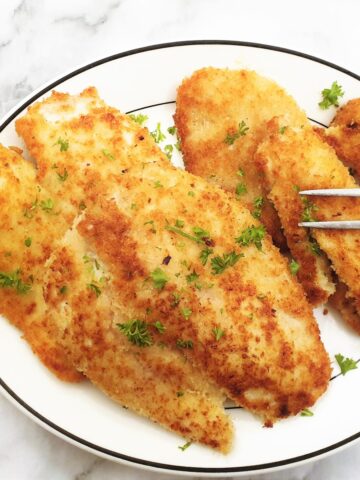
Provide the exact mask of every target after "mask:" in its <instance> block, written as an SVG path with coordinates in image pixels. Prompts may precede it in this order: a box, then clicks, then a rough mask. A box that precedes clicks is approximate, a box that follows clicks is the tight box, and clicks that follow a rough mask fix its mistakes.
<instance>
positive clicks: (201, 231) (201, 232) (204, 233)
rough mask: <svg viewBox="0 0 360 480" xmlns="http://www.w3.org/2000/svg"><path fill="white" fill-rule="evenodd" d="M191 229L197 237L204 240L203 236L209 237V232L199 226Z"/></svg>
mask: <svg viewBox="0 0 360 480" xmlns="http://www.w3.org/2000/svg"><path fill="white" fill-rule="evenodd" d="M192 231H193V232H194V233H195V235H196V236H197V237H198V238H201V240H204V239H205V238H210V233H209V232H208V231H207V230H204V229H203V228H201V227H193V229H192Z"/></svg>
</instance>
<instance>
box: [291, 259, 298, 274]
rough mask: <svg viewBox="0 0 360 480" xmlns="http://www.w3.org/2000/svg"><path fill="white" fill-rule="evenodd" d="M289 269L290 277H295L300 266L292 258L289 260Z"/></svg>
mask: <svg viewBox="0 0 360 480" xmlns="http://www.w3.org/2000/svg"><path fill="white" fill-rule="evenodd" d="M289 267H290V273H291V275H296V274H297V272H298V271H299V269H300V265H299V264H298V263H297V262H296V261H295V260H294V259H293V258H292V259H291V262H290V265H289Z"/></svg>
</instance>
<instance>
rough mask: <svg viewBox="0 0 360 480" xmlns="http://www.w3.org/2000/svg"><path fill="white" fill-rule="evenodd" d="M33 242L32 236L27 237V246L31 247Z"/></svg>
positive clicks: (25, 242)
mask: <svg viewBox="0 0 360 480" xmlns="http://www.w3.org/2000/svg"><path fill="white" fill-rule="evenodd" d="M31 244H32V239H31V237H27V238H25V240H24V245H25V247H31Z"/></svg>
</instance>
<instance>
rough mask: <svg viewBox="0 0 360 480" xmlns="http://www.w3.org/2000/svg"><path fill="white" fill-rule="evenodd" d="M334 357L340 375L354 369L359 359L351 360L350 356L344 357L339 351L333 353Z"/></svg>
mask: <svg viewBox="0 0 360 480" xmlns="http://www.w3.org/2000/svg"><path fill="white" fill-rule="evenodd" d="M335 359H336V361H337V363H338V365H339V367H340V370H341V373H342V375H345V374H346V373H347V372H349V371H350V370H355V369H356V368H358V367H357V364H358V361H359V360H353V359H352V358H345V357H344V356H343V355H341V353H338V354H336V355H335Z"/></svg>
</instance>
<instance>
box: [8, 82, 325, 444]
mask: <svg viewBox="0 0 360 480" xmlns="http://www.w3.org/2000/svg"><path fill="white" fill-rule="evenodd" d="M57 95H58V94H54V95H53V96H52V97H50V99H48V100H45V101H43V102H41V103H38V104H36V105H35V106H33V107H31V109H30V110H29V112H28V113H27V114H26V115H25V117H23V118H22V119H20V120H18V121H17V130H18V132H19V133H20V134H21V136H22V137H23V139H24V141H25V143H26V145H27V147H28V148H29V150H30V152H31V153H32V154H33V155H34V157H35V159H36V161H37V163H38V165H39V166H41V168H42V169H43V170H44V171H45V172H46V173H45V175H44V181H46V185H47V186H48V188H50V187H51V181H50V180H49V181H48V179H50V178H52V177H50V176H51V174H52V172H51V165H52V164H53V162H54V161H55V162H56V165H57V167H58V168H59V166H61V172H64V171H65V169H66V170H67V171H68V172H69V174H68V176H67V179H66V182H67V188H64V189H63V190H61V192H60V191H58V190H56V189H54V190H53V194H54V195H56V196H58V195H59V196H60V197H61V199H62V201H63V202H64V203H69V204H71V205H76V206H77V207H79V206H80V203H81V202H82V201H83V202H84V203H85V205H86V208H85V209H84V211H83V214H82V216H81V217H80V218H79V223H78V224H77V226H76V228H75V227H74V231H75V230H76V235H78V237H77V238H78V239H79V242H80V243H81V245H82V248H79V250H76V251H75V252H72V251H71V245H72V244H73V241H72V240H71V241H69V242H68V243H66V241H65V244H64V250H60V251H59V253H58V254H57V255H55V258H54V264H53V265H55V267H54V266H52V267H51V268H52V270H53V271H51V272H50V273H49V280H48V286H47V291H49V292H51V291H52V286H53V282H54V278H55V279H57V281H60V283H64V282H65V281H66V282H65V283H67V282H69V285H70V286H71V288H70V289H69V290H70V292H72V290H73V288H72V285H73V283H76V282H78V279H79V278H83V277H82V271H81V270H79V265H81V259H82V258H83V255H82V254H83V252H84V251H85V250H84V248H85V249H86V250H87V251H88V253H87V254H86V258H87V257H89V258H92V257H93V256H96V257H95V258H96V260H97V262H98V265H99V266H101V265H103V266H104V271H105V272H108V274H107V273H106V274H105V275H102V276H101V277H96V278H95V279H93V281H91V282H90V283H87V284H86V285H84V284H81V285H78V283H76V287H74V292H75V293H74V295H73V294H72V293H70V294H69V295H70V296H69V305H70V312H69V314H68V316H67V323H66V326H67V332H64V333H66V335H65V337H66V342H67V343H66V344H67V348H68V350H69V352H70V355H71V357H72V358H73V360H74V362H75V364H76V365H77V366H78V368H80V370H81V371H83V372H84V373H85V374H86V375H87V376H88V377H89V378H90V379H91V380H92V381H93V382H94V383H95V384H96V385H98V386H99V387H100V388H101V389H103V390H104V391H106V392H107V393H108V394H109V395H110V396H111V397H112V398H115V399H117V400H118V401H119V402H120V403H123V402H124V401H125V400H124V395H125V394H124V389H121V390H119V389H117V387H116V385H117V380H118V376H119V375H120V372H119V369H118V367H117V366H116V364H115V361H116V358H118V357H117V356H118V355H119V354H120V353H119V352H120V351H121V349H122V348H123V346H122V345H123V343H119V342H118V340H117V339H118V338H119V335H120V338H122V337H121V335H123V336H125V337H127V338H126V342H128V343H126V342H125V345H128V344H129V342H130V346H129V345H128V348H130V347H131V348H132V344H131V342H132V340H131V339H133V336H134V332H135V334H136V332H137V334H136V335H135V337H136V338H138V337H139V332H140V333H141V335H140V337H142V338H143V340H144V336H145V339H146V342H145V343H146V344H147V345H142V346H141V348H142V350H141V352H143V355H144V356H145V354H146V352H152V351H153V350H154V349H157V348H158V345H157V342H158V341H159V339H161V340H160V341H161V342H163V343H164V344H165V348H164V350H163V352H164V353H163V354H164V355H165V357H166V355H167V352H168V351H169V352H171V355H173V354H174V352H178V353H179V352H181V353H182V355H184V356H185V358H187V360H188V361H189V362H190V364H191V365H193V367H194V368H195V369H196V370H197V371H198V372H200V373H201V374H202V375H203V376H204V378H208V379H210V382H213V383H214V384H215V385H216V387H217V388H218V389H219V390H220V392H221V393H223V394H226V395H228V396H229V397H230V398H231V399H233V400H234V401H235V402H236V403H237V404H238V405H241V406H244V407H246V408H247V409H249V410H250V411H252V412H254V413H256V414H258V415H259V416H260V417H261V418H262V419H263V420H264V422H265V423H266V424H268V425H270V424H272V423H273V422H274V421H276V420H277V419H279V418H283V417H286V416H288V415H291V414H296V413H298V412H299V411H301V410H302V409H303V408H306V407H308V406H310V405H311V404H313V403H314V402H315V401H316V399H317V398H318V397H319V395H321V394H322V393H323V392H324V391H325V389H326V388H327V385H328V380H329V376H330V367H329V360H328V356H327V354H326V352H325V350H324V347H323V345H322V343H321V340H320V337H319V330H318V327H317V324H316V322H315V320H314V317H313V315H312V312H311V309H310V306H309V305H308V304H307V302H306V300H305V297H304V295H303V291H302V289H301V287H300V286H299V285H298V284H297V282H296V281H295V280H294V278H293V277H292V276H291V274H290V272H289V269H288V263H287V261H286V260H285V259H283V258H282V257H281V256H280V254H279V252H278V250H277V249H276V248H275V247H274V246H273V245H272V242H271V239H270V237H269V236H268V235H266V234H265V232H264V230H263V228H262V226H261V225H260V224H259V223H258V222H257V221H256V220H255V219H254V218H253V217H252V215H251V214H250V212H249V211H248V210H247V209H246V208H245V207H243V206H242V204H240V203H239V202H237V201H235V200H234V198H233V196H231V195H229V194H227V193H226V192H224V191H223V190H221V189H220V188H218V187H216V186H209V184H208V183H207V182H205V181H204V180H202V179H200V178H197V177H195V176H193V175H191V174H189V173H187V172H184V171H181V170H178V169H175V168H174V167H172V166H170V165H169V163H168V162H167V161H166V159H165V158H164V155H163V154H162V153H160V151H159V150H158V148H157V146H156V145H155V144H154V143H153V142H152V140H151V139H150V138H149V137H148V136H147V133H146V132H144V130H143V129H140V128H139V126H137V125H135V124H133V125H132V124H131V121H130V120H129V119H127V118H126V117H125V116H121V114H119V113H115V111H114V110H113V111H112V113H111V115H106V116H104V115H103V112H102V111H101V110H102V109H101V108H100V109H97V108H94V109H92V108H90V109H89V110H88V111H87V112H86V113H83V114H82V115H77V114H76V113H72V114H71V116H70V117H71V118H70V119H69V118H65V119H64V120H62V119H61V115H62V112H63V111H64V110H65V111H66V105H70V108H72V107H71V105H72V104H76V101H77V98H79V97H71V96H66V95H62V96H61V98H60V97H59V96H57ZM85 95H90V96H95V95H96V94H95V92H94V90H88V91H87V92H85ZM80 99H81V96H80ZM57 101H58V104H59V109H56V104H57ZM48 104H49V105H51V108H52V110H53V112H52V114H53V116H52V115H50V116H48V115H47V113H46V112H47V106H48ZM54 111H55V114H54ZM75 112H76V110H75ZM114 122H117V123H118V124H119V125H122V126H123V127H122V128H120V133H119V132H118V133H117V134H116V139H117V142H115V141H114V139H113V137H112V130H111V125H113V123H114ZM45 123H46V128H42V125H44V124H45ZM128 125H130V128H133V132H132V133H131V134H130V135H129V134H128V129H127V126H128ZM109 130H110V134H109ZM94 131H96V132H97V135H94ZM104 132H106V135H104V134H103V133H104ZM65 135H66V139H67V141H68V144H67V148H66V149H61V145H60V144H59V145H58V146H57V148H54V140H55V141H56V139H60V138H61V140H64V138H65ZM97 141H98V142H99V143H100V147H97ZM140 145H142V146H141V147H140ZM59 147H60V148H59ZM117 147H119V148H117ZM103 151H105V152H108V153H110V155H111V156H112V157H113V158H115V159H116V162H117V164H116V168H114V164H113V163H112V162H113V158H110V157H108V155H105V154H104V152H103ZM129 152H131V155H129ZM101 153H102V155H100V154H101ZM104 157H105V158H106V160H107V161H108V165H107V164H106V165H105V163H104V162H105V159H104ZM98 159H101V165H102V168H101V172H99V171H98V164H97V162H98ZM95 175H98V177H97V178H98V180H99V181H97V182H93V183H92V184H91V183H89V184H85V185H88V187H87V188H85V192H86V195H85V197H84V193H83V190H84V183H83V182H84V179H87V178H95ZM93 189H94V190H93ZM94 191H95V192H96V195H95V194H94V193H93V192H94ZM60 197H59V198H60ZM254 235H255V237H254ZM69 250H70V252H69ZM79 252H80V253H79ZM62 254H64V258H62ZM57 262H58V264H57ZM63 262H65V264H66V265H67V269H66V272H70V275H69V278H67V277H66V278H62V277H61V280H59V278H58V277H57V275H58V273H59V272H60V273H61V272H62V268H61V266H62V264H63ZM93 263H94V264H95V268H96V263H95V261H94V262H93ZM83 268H84V267H83ZM93 271H94V269H93ZM66 272H65V273H66ZM108 275H109V280H107V276H108ZM101 278H103V280H102V282H103V283H101ZM84 283H85V279H84ZM91 285H92V286H91ZM104 288H105V289H109V291H111V295H110V296H109V298H111V302H112V303H111V305H108V304H109V302H110V300H107V297H105V296H103V289H104ZM84 291H85V292H87V297H85V296H84ZM55 292H57V290H56V289H55ZM76 292H79V293H76ZM80 292H81V293H80ZM90 295H92V297H90ZM83 297H84V298H83ZM52 298H53V297H52V295H50V294H49V297H48V300H47V301H48V303H49V302H50V306H51V308H53V307H54V306H55V307H56V305H57V303H56V300H55V304H54V305H53V304H52V303H51V299H52ZM90 299H91V301H92V302H93V304H92V308H86V303H87V302H90ZM103 302H104V303H105V306H106V308H108V307H109V308H112V314H111V315H110V317H111V318H107V319H106V320H104V321H102V322H101V321H100V318H102V316H101V315H100V316H99V314H98V313H97V312H98V310H97V305H98V306H99V308H102V304H103ZM50 306H49V308H50ZM84 308H86V312H87V314H86V316H84V315H83V313H82V312H83V310H84ZM56 318H58V316H55V321H56ZM134 322H135V323H134ZM157 322H158V327H159V328H157V327H156V324H157ZM59 328H60V330H61V328H62V327H61V325H60V326H59ZM159 329H160V330H162V331H160V330H159ZM73 332H75V333H73ZM76 332H77V333H76ZM81 332H87V333H86V336H85V338H84V337H83V334H82V333H81ZM104 335H105V338H106V339H107V340H106V341H108V342H109V344H108V345H109V348H108V347H107V346H105V347H104V348H99V349H97V343H96V342H97V340H98V339H102V338H103V336H104ZM100 343H101V344H102V340H101V341H100ZM163 346H164V345H163ZM93 348H94V352H95V353H96V355H95V354H94V355H93V354H92V349H93ZM118 349H119V350H118ZM148 355H149V357H146V358H150V357H151V355H152V353H148ZM146 361H148V360H146ZM129 368H130V367H129ZM119 381H120V379H119ZM177 388H178V387H177ZM159 390H160V391H161V387H159ZM129 395H130V399H131V398H133V396H134V392H133V391H130V394H129ZM141 400H142V402H143V403H142V408H148V406H147V399H146V397H145V398H143V397H142V398H141ZM133 401H134V406H133V407H130V408H134V409H135V410H136V411H140V408H137V407H136V402H139V401H140V400H139V395H136V401H135V399H133ZM176 401H178V400H176ZM152 403H153V402H152ZM160 403H161V402H160ZM159 408H160V407H159ZM151 415H152V417H151V418H154V415H155V414H154V413H153V414H151ZM151 415H150V414H149V416H151ZM160 416H161V415H160ZM169 428H171V429H175V431H179V430H176V428H175V427H174V426H170V427H169ZM184 433H185V432H184ZM186 436H187V437H188V438H195V439H198V438H199V436H197V437H196V436H195V434H194V433H189V432H186ZM201 441H203V440H201ZM218 448H219V449H223V450H224V449H225V448H224V447H223V446H219V447H218Z"/></svg>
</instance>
